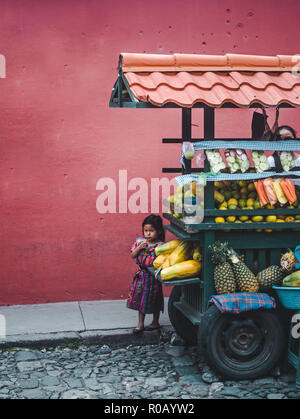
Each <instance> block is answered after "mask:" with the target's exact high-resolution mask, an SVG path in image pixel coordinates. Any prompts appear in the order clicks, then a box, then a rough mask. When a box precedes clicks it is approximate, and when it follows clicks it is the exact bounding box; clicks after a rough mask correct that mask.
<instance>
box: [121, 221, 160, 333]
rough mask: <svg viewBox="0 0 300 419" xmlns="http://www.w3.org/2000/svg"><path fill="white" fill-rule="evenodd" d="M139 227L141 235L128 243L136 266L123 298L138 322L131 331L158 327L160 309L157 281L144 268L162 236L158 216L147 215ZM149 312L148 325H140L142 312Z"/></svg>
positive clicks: (150, 261) (143, 319)
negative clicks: (151, 316)
mask: <svg viewBox="0 0 300 419" xmlns="http://www.w3.org/2000/svg"><path fill="white" fill-rule="evenodd" d="M142 229H143V236H144V237H138V238H137V239H136V241H135V243H134V244H133V245H132V247H131V257H132V258H135V259H136V263H137V265H138V266H139V270H138V271H137V272H136V274H135V275H134V277H133V280H132V282H131V284H130V287H129V296H128V299H127V307H128V308H131V309H133V310H137V311H138V312H139V314H138V326H137V327H136V328H135V329H134V330H133V333H141V332H142V331H143V330H155V329H159V327H160V325H159V315H160V311H163V310H164V299H163V292H162V286H161V283H160V282H159V281H157V280H156V279H155V278H153V276H152V275H150V273H148V271H147V270H146V267H149V266H152V264H153V261H154V259H155V258H156V255H155V251H154V250H155V247H156V246H157V245H159V244H162V243H163V242H164V240H165V232H164V228H163V223H162V219H161V217H160V216H159V215H149V216H148V217H146V218H145V220H144V221H143V225H142ZM150 313H152V314H153V321H152V323H151V324H150V325H149V326H147V327H144V321H145V315H146V314H150Z"/></svg>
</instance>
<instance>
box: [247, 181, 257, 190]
mask: <svg viewBox="0 0 300 419" xmlns="http://www.w3.org/2000/svg"><path fill="white" fill-rule="evenodd" d="M248 191H249V192H255V191H256V189H255V186H254V183H249V185H248Z"/></svg>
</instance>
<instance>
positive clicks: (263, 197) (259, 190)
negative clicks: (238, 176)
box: [254, 180, 269, 207]
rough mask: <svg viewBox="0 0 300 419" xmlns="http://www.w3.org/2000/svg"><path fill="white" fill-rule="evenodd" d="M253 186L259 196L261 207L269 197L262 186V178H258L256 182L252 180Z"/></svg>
mask: <svg viewBox="0 0 300 419" xmlns="http://www.w3.org/2000/svg"><path fill="white" fill-rule="evenodd" d="M254 186H255V188H256V191H257V194H258V197H259V202H260V205H261V206H262V207H263V206H264V205H266V204H268V203H269V199H268V196H267V194H266V191H265V188H264V183H263V181H262V180H259V181H258V182H254Z"/></svg>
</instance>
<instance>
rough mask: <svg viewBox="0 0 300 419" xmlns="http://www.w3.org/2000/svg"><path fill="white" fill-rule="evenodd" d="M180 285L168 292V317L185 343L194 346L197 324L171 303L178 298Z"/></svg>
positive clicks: (195, 343)
mask: <svg viewBox="0 0 300 419" xmlns="http://www.w3.org/2000/svg"><path fill="white" fill-rule="evenodd" d="M180 297H181V287H180V286H175V287H174V288H173V289H172V291H171V294H170V297H169V301H168V314H169V319H170V322H171V324H172V326H173V327H174V329H175V331H176V333H177V334H178V335H179V336H180V337H181V339H183V340H184V341H185V342H186V344H187V345H189V346H196V345H197V339H198V338H197V336H198V326H194V325H193V324H192V323H191V322H190V321H189V320H188V319H187V318H186V317H185V316H184V315H183V314H182V313H181V312H180V311H179V310H177V308H176V307H174V305H173V303H174V302H177V301H179V300H180Z"/></svg>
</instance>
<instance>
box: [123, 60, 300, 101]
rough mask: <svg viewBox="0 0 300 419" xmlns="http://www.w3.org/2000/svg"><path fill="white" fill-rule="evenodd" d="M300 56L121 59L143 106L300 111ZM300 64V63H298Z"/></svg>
mask: <svg viewBox="0 0 300 419" xmlns="http://www.w3.org/2000/svg"><path fill="white" fill-rule="evenodd" d="M295 57H296V56H288V55H278V56H275V57H265V56H256V55H241V54H226V55H224V56H214V55H196V54H174V55H157V54H121V61H120V65H121V70H122V71H123V73H124V76H125V78H126V80H127V82H128V84H129V86H130V90H131V91H132V93H133V94H134V96H135V97H136V98H137V99H138V100H139V101H141V102H149V103H152V104H153V105H155V106H163V105H165V104H166V103H168V102H173V103H176V104H177V105H179V106H184V107H191V106H193V105H194V104H195V103H197V102H202V103H205V104H207V105H209V106H213V107H219V106H222V105H223V104H224V103H232V104H234V105H236V106H239V107H248V106H249V105H251V104H252V103H260V104H261V105H264V106H278V105H279V104H281V103H289V104H290V105H293V106H297V107H298V106H300V76H297V74H294V71H293V70H294V69H295V65H296V64H297V58H296V59H295ZM298 60H299V57H298Z"/></svg>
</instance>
